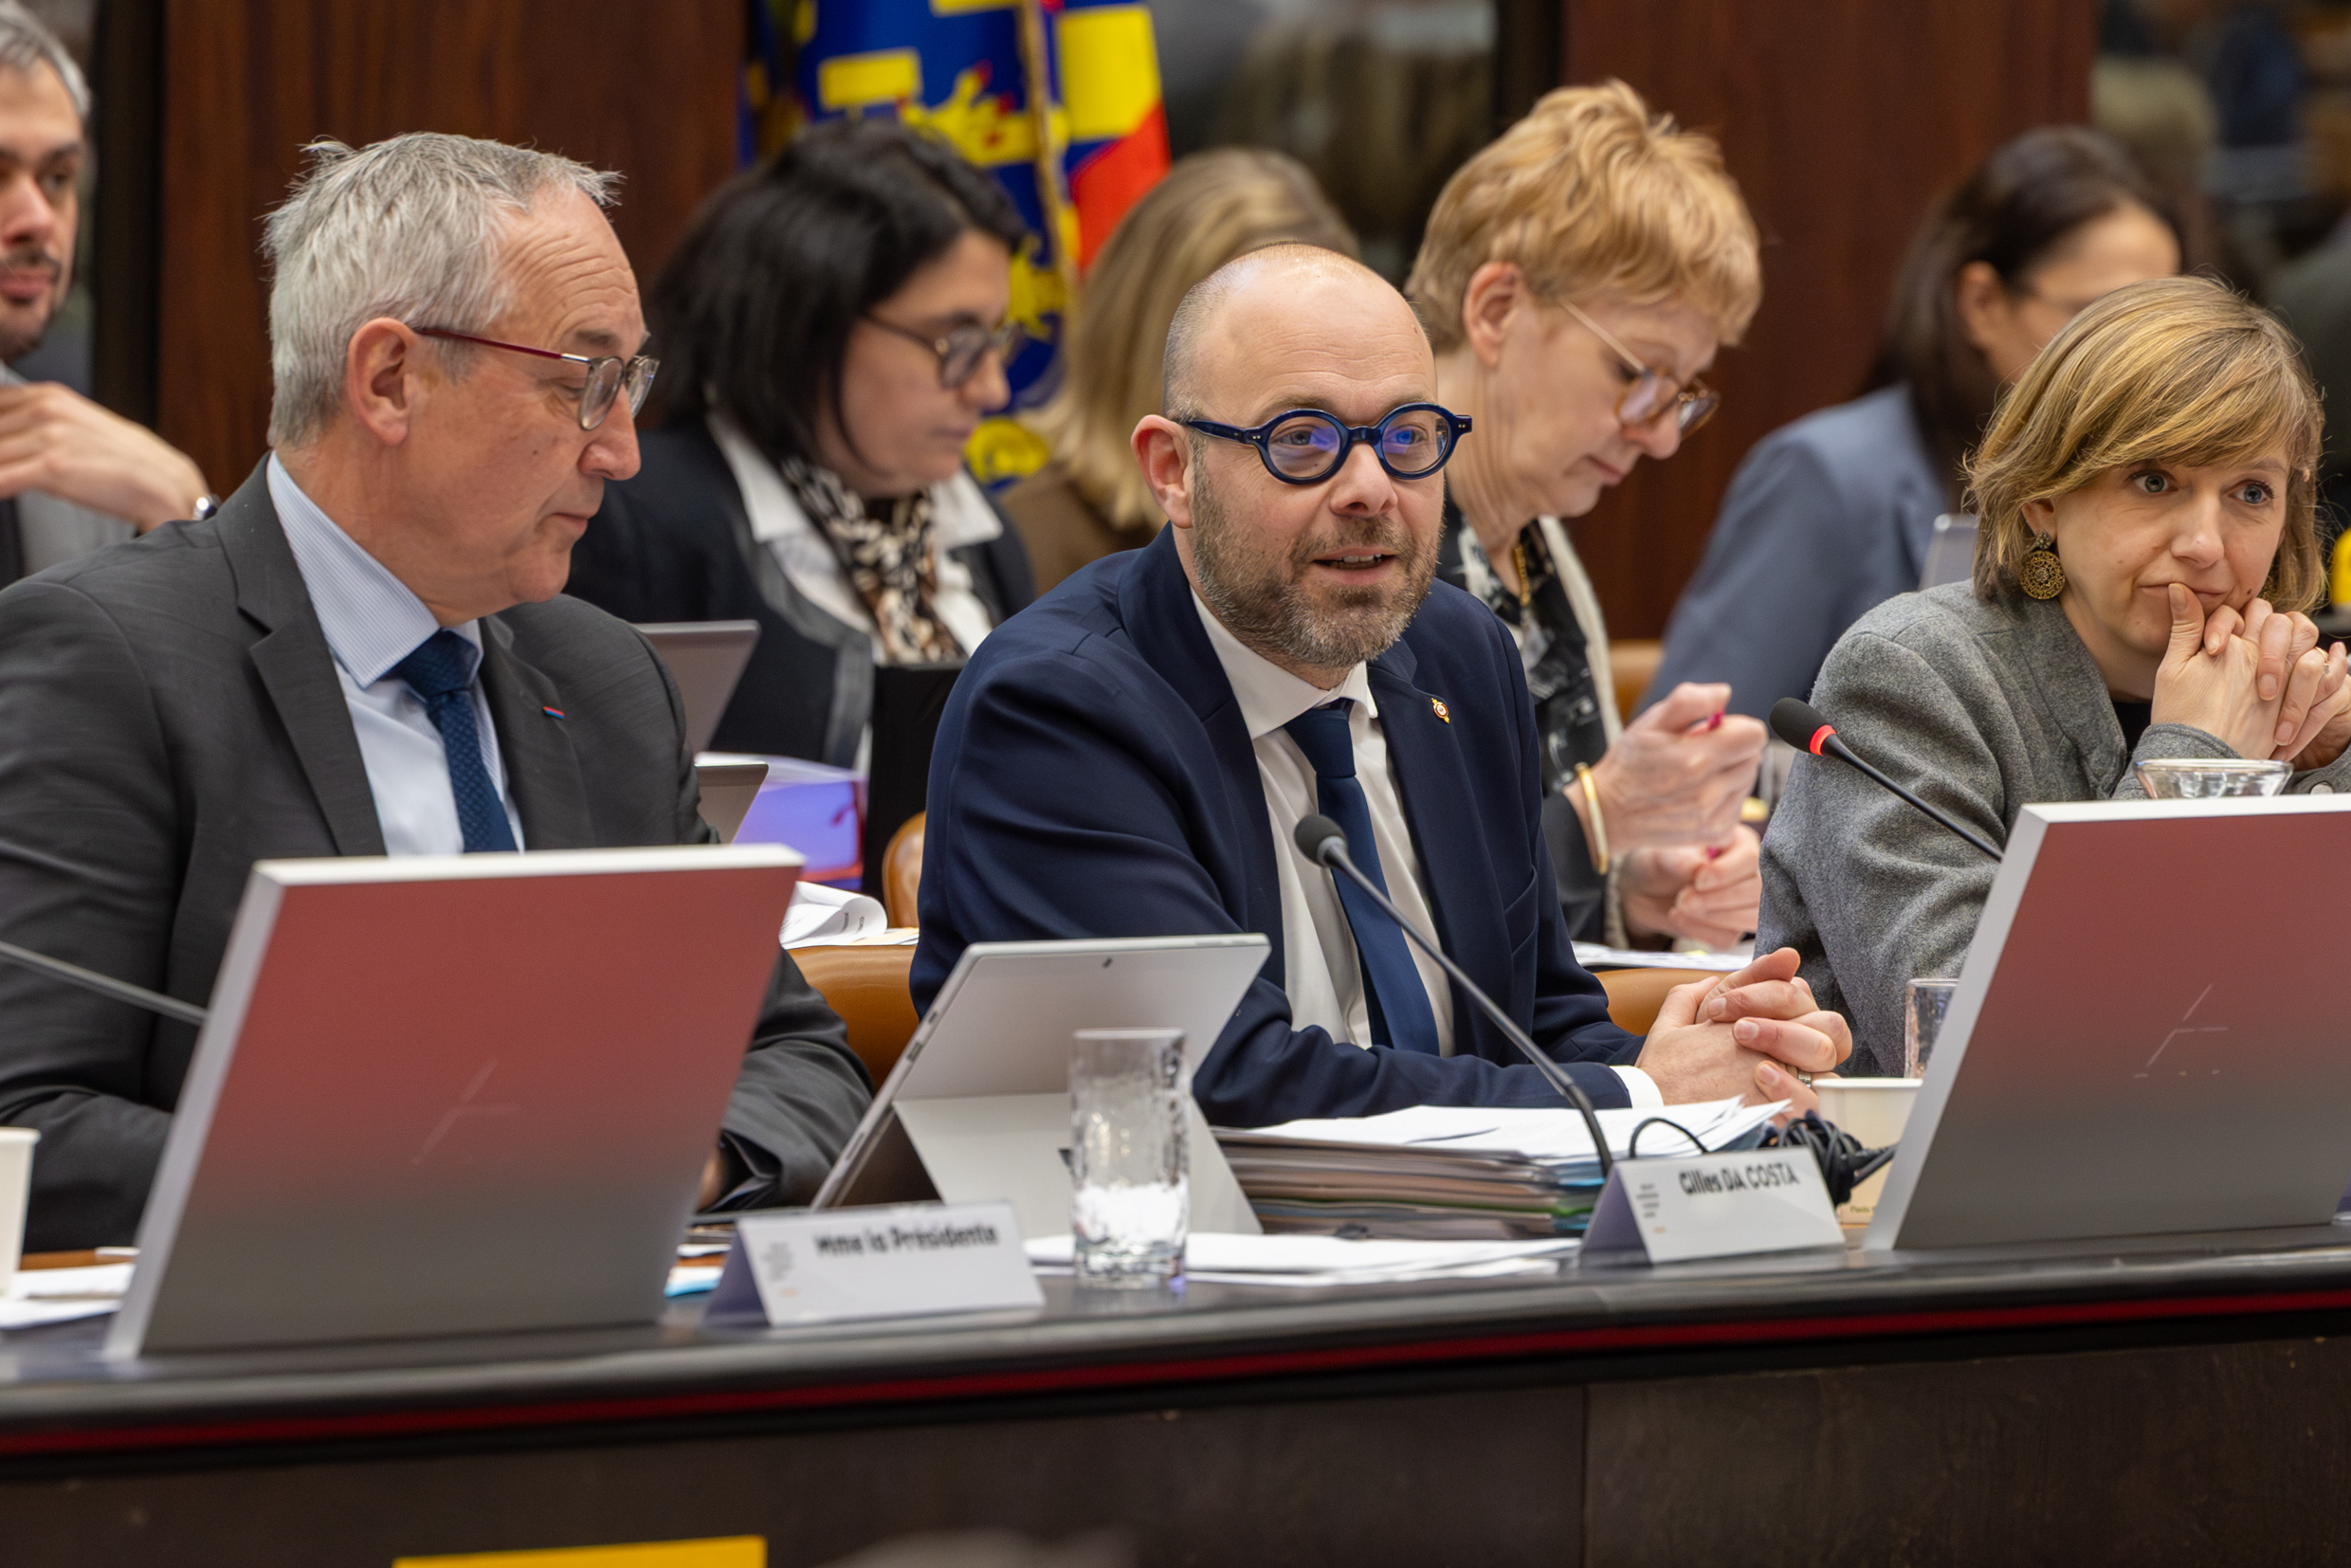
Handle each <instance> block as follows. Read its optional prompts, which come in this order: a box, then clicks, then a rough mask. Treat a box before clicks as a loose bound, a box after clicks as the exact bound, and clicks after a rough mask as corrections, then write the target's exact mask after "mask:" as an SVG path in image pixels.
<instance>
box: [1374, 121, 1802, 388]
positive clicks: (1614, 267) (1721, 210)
mask: <svg viewBox="0 0 2351 1568" xmlns="http://www.w3.org/2000/svg"><path fill="white" fill-rule="evenodd" d="M1488 262H1510V263H1513V264H1516V265H1517V266H1518V268H1519V270H1520V272H1521V273H1522V274H1523V275H1524V276H1525V278H1526V282H1527V285H1528V287H1529V288H1531V289H1532V290H1533V291H1534V293H1535V296H1536V298H1538V299H1540V300H1544V301H1554V302H1556V301H1561V300H1565V301H1573V302H1577V303H1581V302H1585V301H1591V300H1593V299H1595V298H1596V297H1597V296H1600V295H1603V294H1611V295H1616V296H1619V297H1621V298H1623V299H1624V300H1625V301H1627V302H1629V303H1631V304H1634V305H1653V304H1661V303H1664V302H1665V301H1668V300H1671V301H1679V302H1680V303H1683V304H1686V305H1688V306H1689V307H1690V308H1692V309H1694V310H1696V311H1698V312H1699V313H1700V314H1702V315H1704V317H1706V318H1707V319H1709V320H1711V321H1713V323H1714V332H1715V337H1716V340H1717V341H1719V342H1722V343H1736V342H1738V341H1739V338H1740V335H1741V334H1743V333H1744V332H1745V331H1746V330H1747V323H1748V322H1749V321H1750V320H1752V319H1754V317H1755V308H1756V306H1757V305H1758V304H1759V303H1760V302H1761V301H1762V298H1763V282H1762V276H1761V272H1760V270H1759V266H1758V264H1757V260H1756V235H1755V220H1754V219H1753V218H1752V217H1750V216H1749V215H1748V213H1747V204H1746V203H1745V202H1744V201H1742V200H1740V195H1739V187H1738V185H1737V184H1735V183H1734V182H1733V181H1732V179H1731V177H1730V175H1729V174H1728V173H1724V172H1723V168H1722V149H1721V148H1719V147H1717V146H1716V145H1715V143H1714V141H1713V139H1712V138H1711V137H1704V136H1699V135H1696V134H1695V133H1692V132H1688V131H1683V130H1678V129H1676V128H1675V126H1674V123H1673V119H1672V117H1671V116H1669V115H1652V114H1650V113H1649V105H1648V104H1646V103H1644V102H1642V101H1641V95H1640V94H1638V93H1636V92H1634V91H1633V90H1632V89H1631V87H1628V86H1626V85H1625V84H1624V83H1623V82H1603V83H1601V84H1600V85H1599V86H1597V87H1562V88H1560V89H1559V90H1558V91H1557V92H1553V93H1548V94H1546V95H1544V97H1543V98H1542V100H1540V102H1538V103H1537V104H1536V105H1535V107H1534V109H1533V110H1532V111H1531V112H1529V113H1528V115H1527V117H1526V118H1525V119H1522V120H1520V121H1519V122H1518V123H1517V124H1516V125H1513V126H1512V127H1510V129H1509V130H1507V131H1504V133H1503V134H1502V135H1501V136H1500V137H1496V138H1495V139H1494V141H1493V142H1492V143H1490V144H1489V145H1488V146H1487V147H1486V148H1485V150H1484V151H1482V152H1480V153H1479V154H1478V155H1477V156H1475V157H1473V158H1471V159H1470V160H1469V161H1468V162H1467V163H1465V164H1463V165H1462V166H1461V169H1460V170H1459V171H1458V172H1457V173H1455V174H1454V175H1453V177H1452V178H1451V179H1450V180H1448V181H1447V182H1446V185H1445V191H1444V193H1443V194H1441V195H1439V196H1438V197H1437V205H1436V210H1434V211H1432V212H1431V213H1430V215H1429V228H1428V233H1427V237H1426V238H1424V239H1423V240H1422V241H1421V245H1420V255H1419V257H1418V259H1417V260H1415V261H1414V262H1413V264H1412V276H1411V277H1410V278H1408V279H1406V280H1405V283H1404V292H1405V294H1406V296H1407V297H1409V298H1410V299H1411V300H1412V303H1413V305H1414V306H1415V307H1416V308H1418V310H1419V311H1420V316H1421V320H1422V322H1423V324H1425V325H1426V326H1427V327H1428V329H1429V338H1430V341H1431V343H1432V344H1433V345H1434V346H1435V348H1436V351H1437V352H1438V353H1439V354H1444V353H1447V352H1448V351H1449V350H1451V349H1453V348H1456V347H1458V346H1459V345H1460V343H1461V340H1462V323H1461V307H1462V301H1463V299H1464V297H1465V296H1466V295H1467V293H1468V290H1469V279H1470V276H1471V275H1472V274H1473V273H1475V272H1476V271H1477V269H1478V268H1479V267H1481V266H1484V265H1485V264H1487V263H1488Z"/></svg>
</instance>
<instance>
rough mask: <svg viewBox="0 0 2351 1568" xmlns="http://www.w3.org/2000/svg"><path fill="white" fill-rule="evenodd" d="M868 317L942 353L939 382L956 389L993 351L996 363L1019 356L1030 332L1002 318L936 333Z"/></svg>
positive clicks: (885, 330) (882, 327) (977, 370)
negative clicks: (933, 334)
mask: <svg viewBox="0 0 2351 1568" xmlns="http://www.w3.org/2000/svg"><path fill="white" fill-rule="evenodd" d="M866 320H868V321H871V322H872V323H873V324H874V325H875V326H877V327H880V328H881V329H882V330H883V331H884V332H894V333H896V334H898V336H899V337H903V338H905V339H906V340H907V341H908V342H911V343H920V344H921V345H922V346H923V347H924V348H926V349H928V350H930V351H931V352H932V353H933V354H935V355H937V356H939V385H940V386H942V387H944V388H946V389H947V390H948V391H949V392H953V391H954V390H955V389H956V388H957V387H960V386H962V385H963V383H965V382H966V381H969V380H970V379H971V378H972V377H973V376H975V375H977V374H979V362H980V360H981V359H983V358H985V357H986V356H989V355H991V354H993V355H994V356H996V363H997V364H999V365H1009V364H1011V362H1012V361H1013V360H1014V359H1017V358H1018V357H1020V351H1021V348H1022V346H1023V345H1025V344H1026V343H1027V342H1028V341H1029V334H1028V333H1027V332H1026V331H1024V330H1023V329H1022V327H1021V324H1020V323H1019V322H1018V321H1001V322H998V323H997V324H996V325H994V326H993V327H983V326H981V325H980V324H979V323H978V322H976V321H966V322H964V323H963V324H962V325H961V326H959V327H956V328H954V329H952V330H951V331H949V332H948V334H947V336H945V337H932V336H931V335H930V334H929V333H927V332H917V331H915V329H914V328H912V327H902V326H900V325H899V324H898V323H897V322H896V321H884V319H882V318H881V317H879V316H867V317H866Z"/></svg>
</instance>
